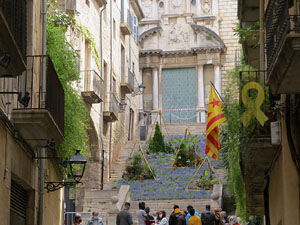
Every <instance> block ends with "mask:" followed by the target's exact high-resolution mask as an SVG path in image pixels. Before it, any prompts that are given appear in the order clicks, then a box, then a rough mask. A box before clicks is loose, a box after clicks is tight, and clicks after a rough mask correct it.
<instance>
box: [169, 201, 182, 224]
mask: <svg viewBox="0 0 300 225" xmlns="http://www.w3.org/2000/svg"><path fill="white" fill-rule="evenodd" d="M173 209H174V211H173V212H172V213H171V215H170V218H169V225H177V224H178V219H179V217H180V216H181V215H182V214H181V212H180V209H179V206H178V205H174V207H173Z"/></svg>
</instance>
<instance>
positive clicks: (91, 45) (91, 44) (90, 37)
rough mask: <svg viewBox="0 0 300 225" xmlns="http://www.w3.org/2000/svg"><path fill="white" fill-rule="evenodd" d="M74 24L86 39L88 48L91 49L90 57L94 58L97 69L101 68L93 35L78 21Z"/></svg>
mask: <svg viewBox="0 0 300 225" xmlns="http://www.w3.org/2000/svg"><path fill="white" fill-rule="evenodd" d="M76 26H78V27H79V29H80V31H81V33H82V35H83V38H84V40H86V41H87V43H88V46H89V48H90V49H91V50H92V57H93V59H94V60H95V63H96V65H97V67H98V69H99V70H101V62H100V57H99V52H98V51H97V47H96V42H95V39H94V37H93V35H92V34H91V32H90V30H89V29H88V28H87V27H85V26H82V25H81V24H78V23H76Z"/></svg>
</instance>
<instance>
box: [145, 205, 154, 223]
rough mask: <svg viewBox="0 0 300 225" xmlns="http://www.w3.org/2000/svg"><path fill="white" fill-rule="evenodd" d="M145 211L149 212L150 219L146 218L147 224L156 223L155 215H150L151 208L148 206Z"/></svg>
mask: <svg viewBox="0 0 300 225" xmlns="http://www.w3.org/2000/svg"><path fill="white" fill-rule="evenodd" d="M145 212H146V214H147V217H148V219H147V220H146V225H151V224H154V223H155V219H154V217H153V216H151V215H150V208H149V207H146V208H145Z"/></svg>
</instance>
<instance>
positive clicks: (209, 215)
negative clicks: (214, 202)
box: [201, 205, 215, 225]
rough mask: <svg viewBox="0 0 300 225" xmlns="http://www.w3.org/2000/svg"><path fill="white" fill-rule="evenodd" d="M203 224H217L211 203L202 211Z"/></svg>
mask: <svg viewBox="0 0 300 225" xmlns="http://www.w3.org/2000/svg"><path fill="white" fill-rule="evenodd" d="M201 221H202V225H214V224H215V215H214V213H213V212H212V211H210V205H206V206H205V211H203V212H202V213H201Z"/></svg>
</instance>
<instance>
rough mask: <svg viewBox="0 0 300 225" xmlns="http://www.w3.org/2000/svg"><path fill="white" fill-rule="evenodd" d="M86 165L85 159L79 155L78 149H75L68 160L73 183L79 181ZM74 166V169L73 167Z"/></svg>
mask: <svg viewBox="0 0 300 225" xmlns="http://www.w3.org/2000/svg"><path fill="white" fill-rule="evenodd" d="M85 165H86V159H85V158H84V157H83V155H81V154H80V149H76V153H75V155H73V156H72V158H71V159H70V160H69V166H70V171H71V177H72V178H73V179H74V180H75V181H78V182H79V181H80V180H81V178H82V177H83V174H84V170H85ZM74 166H75V167H74Z"/></svg>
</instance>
